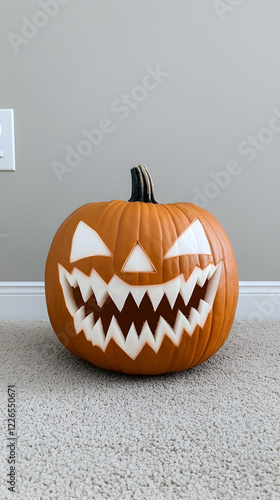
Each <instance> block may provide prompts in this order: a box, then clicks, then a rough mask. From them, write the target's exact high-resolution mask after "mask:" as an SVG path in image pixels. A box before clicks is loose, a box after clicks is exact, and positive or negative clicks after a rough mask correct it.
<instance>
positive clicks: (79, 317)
mask: <svg viewBox="0 0 280 500" xmlns="http://www.w3.org/2000/svg"><path fill="white" fill-rule="evenodd" d="M84 319H85V306H82V307H80V309H78V311H77V312H76V313H75V314H74V316H73V321H74V326H75V330H76V333H80V331H81V330H82V329H83V325H82V322H83V320H84Z"/></svg>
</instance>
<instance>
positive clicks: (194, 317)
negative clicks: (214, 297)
mask: <svg viewBox="0 0 280 500" xmlns="http://www.w3.org/2000/svg"><path fill="white" fill-rule="evenodd" d="M200 321H201V317H200V314H199V312H198V311H197V310H196V309H195V308H194V307H192V308H191V312H190V315H189V323H190V324H191V328H192V333H193V332H194V331H195V329H196V327H197V325H199V324H200Z"/></svg>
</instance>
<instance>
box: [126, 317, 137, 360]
mask: <svg viewBox="0 0 280 500" xmlns="http://www.w3.org/2000/svg"><path fill="white" fill-rule="evenodd" d="M125 352H126V353H127V354H128V356H130V357H131V358H132V359H135V358H136V356H137V355H138V353H139V337H138V334H137V331H136V328H135V326H134V323H132V325H131V327H130V329H129V332H128V335H127V337H126V339H125Z"/></svg>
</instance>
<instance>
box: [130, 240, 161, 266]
mask: <svg viewBox="0 0 280 500" xmlns="http://www.w3.org/2000/svg"><path fill="white" fill-rule="evenodd" d="M122 272H123V273H156V272H157V271H156V269H155V267H154V265H153V263H152V262H151V260H150V258H149V256H148V255H147V254H146V252H145V250H144V249H143V248H142V247H141V245H140V243H136V245H135V247H134V248H133V249H132V251H131V252H130V254H129V256H128V258H127V259H126V261H125V263H124V265H123V267H122Z"/></svg>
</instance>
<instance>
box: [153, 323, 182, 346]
mask: <svg viewBox="0 0 280 500" xmlns="http://www.w3.org/2000/svg"><path fill="white" fill-rule="evenodd" d="M165 335H167V336H168V337H169V338H170V340H172V342H173V343H174V344H176V341H177V339H176V335H175V332H174V330H173V328H171V326H170V325H169V323H167V321H166V320H165V319H164V318H163V317H162V316H160V318H159V322H158V324H157V328H156V331H155V341H156V352H157V351H158V349H159V348H160V346H161V344H162V341H163V339H164V337H165Z"/></svg>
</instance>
